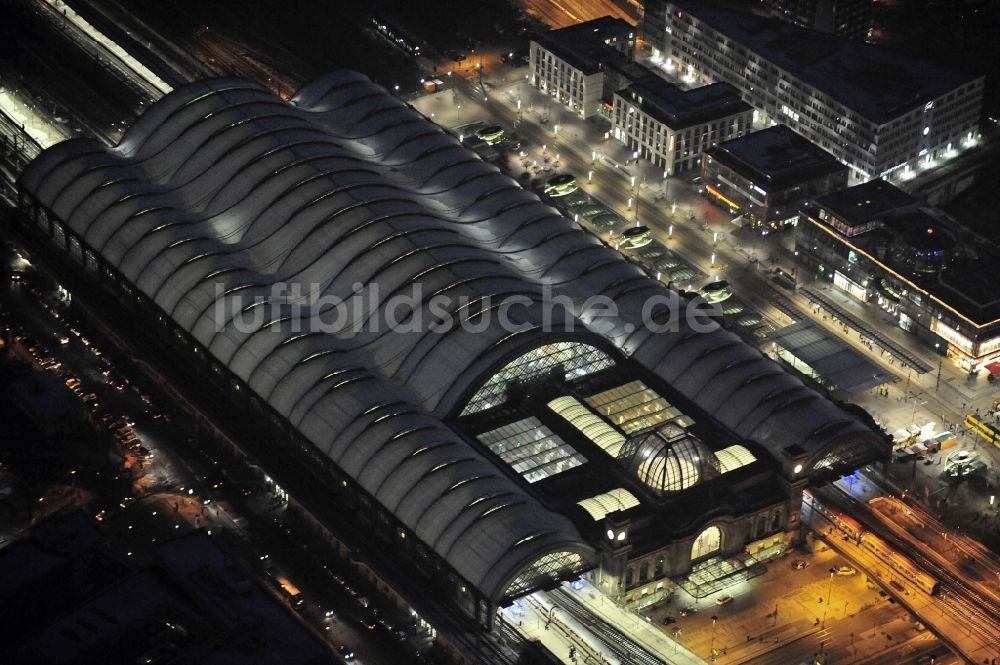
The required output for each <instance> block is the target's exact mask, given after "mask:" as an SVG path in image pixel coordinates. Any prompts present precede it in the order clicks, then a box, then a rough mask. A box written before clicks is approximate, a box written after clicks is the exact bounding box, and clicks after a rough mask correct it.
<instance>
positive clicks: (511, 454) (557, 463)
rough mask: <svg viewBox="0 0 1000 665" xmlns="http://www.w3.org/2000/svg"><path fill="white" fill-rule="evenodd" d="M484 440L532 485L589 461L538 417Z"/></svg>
mask: <svg viewBox="0 0 1000 665" xmlns="http://www.w3.org/2000/svg"><path fill="white" fill-rule="evenodd" d="M478 438H479V440H480V441H482V442H483V443H484V444H486V446H487V447H488V448H489V449H490V451H491V452H492V453H493V454H495V455H497V456H498V457H499V458H500V459H502V460H503V461H504V462H506V463H507V464H509V465H510V466H511V468H513V469H514V470H515V471H517V472H518V473H519V474H521V475H522V476H523V477H524V479H525V480H527V481H528V482H529V483H534V482H537V481H539V480H542V479H543V478H548V477H549V476H554V475H556V474H557V473H562V472H563V471H568V470H569V469H572V468H574V467H577V466H580V465H581V464H583V463H585V462H586V461H587V458H585V457H584V456H583V455H580V454H579V453H577V452H576V451H575V450H573V448H572V447H571V446H570V445H569V444H567V443H566V442H564V441H563V440H562V439H560V438H559V437H558V436H556V435H555V434H553V433H552V431H551V430H550V429H549V428H548V427H546V426H544V425H543V424H542V423H540V422H539V421H538V419H537V418H535V417H531V418H525V419H524V420H519V421H517V422H514V423H510V424H509V425H504V426H503V427H498V428H497V429H494V430H491V431H489V432H485V433H483V434H480V435H478Z"/></svg>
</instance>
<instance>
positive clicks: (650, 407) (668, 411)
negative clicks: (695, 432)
mask: <svg viewBox="0 0 1000 665" xmlns="http://www.w3.org/2000/svg"><path fill="white" fill-rule="evenodd" d="M586 401H587V404H589V405H590V406H591V407H593V409H594V410H595V411H597V412H598V413H600V414H601V415H602V416H604V417H605V418H606V419H607V420H608V421H610V422H612V423H614V424H615V425H617V426H618V427H620V428H621V429H622V431H624V432H625V434H633V433H635V432H641V431H642V430H646V429H650V428H653V427H656V426H657V425H659V424H661V423H663V422H666V421H670V420H674V419H675V418H678V417H683V418H684V421H683V422H681V423H679V424H680V425H681V426H682V427H690V426H691V425H693V424H694V421H693V420H691V418H689V417H687V416H685V415H684V414H682V413H681V412H680V410H679V409H678V408H677V407H676V406H673V405H672V404H670V403H669V402H668V401H667V400H665V399H664V398H663V397H661V396H660V395H659V394H657V392H656V391H655V390H653V389H652V388H649V387H648V386H646V384H644V383H643V382H642V381H632V382H630V383H626V384H625V385H623V386H618V387H617V388H612V389H610V390H605V391H604V392H600V393H597V394H596V395H592V396H590V397H588V398H587V400H586Z"/></svg>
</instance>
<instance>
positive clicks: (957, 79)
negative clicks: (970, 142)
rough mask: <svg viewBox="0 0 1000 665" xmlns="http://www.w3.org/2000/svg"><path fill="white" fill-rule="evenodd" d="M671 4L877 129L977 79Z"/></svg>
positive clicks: (820, 36) (782, 27)
mask: <svg viewBox="0 0 1000 665" xmlns="http://www.w3.org/2000/svg"><path fill="white" fill-rule="evenodd" d="M671 3H672V4H673V5H675V6H676V7H678V8H679V9H682V10H684V11H686V12H689V13H690V14H691V15H692V16H694V17H696V18H698V19H699V20H701V21H703V22H705V23H706V24H708V25H709V26H711V27H712V28H714V29H715V30H718V31H719V32H721V33H722V34H724V35H726V36H727V37H729V38H730V39H732V40H734V41H736V42H739V43H740V44H743V45H744V46H746V47H747V48H749V49H750V50H752V51H754V52H755V53H757V54H758V55H760V56H763V57H764V58H767V59H768V60H769V61H771V62H772V63H774V64H775V65H777V66H778V67H780V68H781V69H783V70H785V71H786V72H788V73H789V74H791V75H792V76H795V77H796V78H798V79H799V80H801V81H803V82H805V83H808V84H809V85H811V86H813V87H815V88H816V89H817V90H821V91H823V92H824V93H826V94H828V95H830V96H831V97H833V98H834V99H836V100H837V101H838V102H840V103H841V104H843V105H844V106H846V107H848V108H849V109H851V110H853V111H854V112H855V113H858V114H860V115H862V116H864V117H865V118H867V119H869V120H871V121H873V122H875V123H877V124H883V123H885V122H887V121H890V120H892V119H894V118H896V117H897V116H899V115H901V114H902V113H904V112H907V111H910V110H912V109H914V108H916V107H918V106H920V105H922V104H924V103H926V102H928V101H930V100H932V99H936V98H938V97H940V96H941V95H943V94H945V93H947V92H949V91H951V90H954V89H955V88H957V87H959V86H962V85H964V84H966V83H970V82H972V81H974V80H976V79H977V78H979V77H977V76H974V75H972V74H968V73H965V72H961V71H958V70H956V69H952V68H950V67H945V66H943V65H939V64H935V63H932V62H927V61H925V60H919V59H916V58H912V57H910V56H906V55H902V54H899V53H895V52H892V51H888V50H886V49H884V48H881V47H878V46H871V45H868V44H862V43H859V42H856V41H853V40H850V39H845V38H841V37H835V36H833V35H828V34H825V33H821V32H817V31H815V30H809V29H807V28H801V27H799V26H795V25H791V24H787V23H782V22H781V21H779V20H778V19H772V18H765V17H762V16H756V15H753V14H748V13H744V12H739V11H733V10H727V9H719V8H716V7H708V6H706V5H703V4H701V3H700V2H697V1H695V0H671Z"/></svg>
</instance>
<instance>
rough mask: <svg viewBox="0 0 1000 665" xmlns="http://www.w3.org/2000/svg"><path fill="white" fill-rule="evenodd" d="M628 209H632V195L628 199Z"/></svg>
mask: <svg viewBox="0 0 1000 665" xmlns="http://www.w3.org/2000/svg"><path fill="white" fill-rule="evenodd" d="M628 209H629V210H631V209H632V197H631V196H630V197H629V199H628Z"/></svg>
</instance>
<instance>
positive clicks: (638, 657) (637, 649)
mask: <svg viewBox="0 0 1000 665" xmlns="http://www.w3.org/2000/svg"><path fill="white" fill-rule="evenodd" d="M549 598H551V599H552V601H553V602H554V603H557V604H558V606H559V607H560V608H562V609H563V610H564V611H565V612H567V613H568V614H569V615H570V616H572V617H573V618H574V619H576V621H578V622H579V623H580V624H582V625H583V626H584V627H585V628H586V629H587V630H589V631H590V632H591V633H593V634H594V636H595V637H597V638H598V639H600V640H601V641H602V642H604V644H605V645H607V648H608V650H609V651H611V653H612V654H614V656H615V657H616V658H618V659H619V660H620V661H621V662H622V663H628V664H629V665H667V661H665V660H663V659H661V658H658V657H657V656H654V655H653V654H651V653H650V652H649V651H648V650H647V649H646V648H645V647H644V646H642V645H641V644H639V643H638V642H636V641H635V640H633V639H632V638H630V637H629V636H628V635H626V634H625V633H624V632H623V631H621V630H620V629H618V628H616V627H614V626H612V625H611V624H609V623H608V622H607V621H605V620H604V619H602V618H600V617H599V616H597V615H596V614H594V613H593V612H591V611H590V609H589V608H587V606H585V605H584V604H583V603H581V602H580V601H578V600H577V599H576V598H574V597H573V596H572V595H571V594H570V593H568V592H566V591H565V590H564V589H556V590H554V591H550V592H549Z"/></svg>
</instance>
